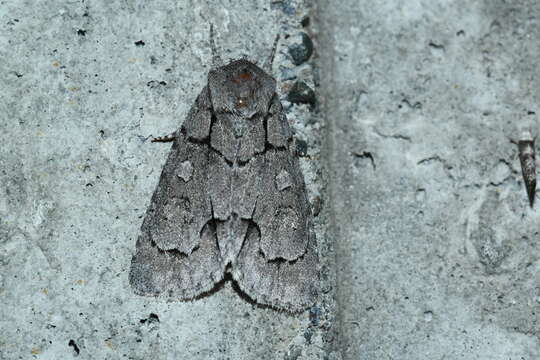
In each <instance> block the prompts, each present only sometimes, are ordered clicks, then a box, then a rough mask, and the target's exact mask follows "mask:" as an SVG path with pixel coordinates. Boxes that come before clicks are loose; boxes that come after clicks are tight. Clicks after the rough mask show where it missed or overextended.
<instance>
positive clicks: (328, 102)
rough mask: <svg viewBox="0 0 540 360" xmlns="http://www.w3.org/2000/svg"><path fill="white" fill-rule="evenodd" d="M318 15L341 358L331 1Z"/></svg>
mask: <svg viewBox="0 0 540 360" xmlns="http://www.w3.org/2000/svg"><path fill="white" fill-rule="evenodd" d="M315 10H316V14H315V24H314V26H315V27H316V32H317V54H318V58H317V65H318V70H317V72H318V75H319V96H320V111H321V114H322V116H321V117H322V121H323V122H324V133H323V134H322V136H323V143H322V149H321V150H322V154H323V155H324V156H323V159H324V164H323V167H324V169H325V173H326V178H327V180H326V207H327V214H328V219H329V221H328V226H327V233H328V237H329V239H331V240H330V241H332V242H333V244H332V249H333V254H332V256H333V257H334V260H333V261H332V263H333V265H334V270H333V271H332V272H331V273H332V277H333V279H332V281H333V283H334V287H335V288H334V289H333V294H334V296H335V310H334V316H335V320H336V323H335V324H334V325H333V328H332V329H331V334H329V335H330V337H331V340H330V343H329V346H330V348H331V351H332V350H333V351H335V353H336V356H338V355H337V354H340V353H341V350H340V349H341V344H340V334H341V333H342V331H341V329H340V326H341V323H342V321H341V316H340V314H341V312H340V308H341V306H340V298H341V297H340V296H339V293H340V291H339V290H340V286H339V281H338V279H339V268H340V266H341V264H343V259H342V256H341V254H340V253H339V251H340V249H342V248H341V247H340V246H339V243H338V241H339V238H340V237H339V229H338V227H337V224H336V205H337V203H336V186H338V184H337V181H336V178H337V175H338V173H337V169H336V166H335V164H336V161H335V160H336V158H338V157H339V155H338V154H337V151H338V148H336V145H335V139H334V134H335V122H336V116H337V114H336V113H335V112H334V110H335V109H336V106H335V102H336V91H337V89H336V84H335V81H334V78H333V72H334V69H335V61H334V54H335V52H334V41H333V34H334V31H335V29H334V23H333V22H332V21H331V20H330V19H331V18H332V15H333V14H334V13H333V11H332V7H331V6H330V5H329V4H328V2H327V1H320V2H318V4H317V6H316V9H315Z"/></svg>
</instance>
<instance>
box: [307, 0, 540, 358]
mask: <svg viewBox="0 0 540 360" xmlns="http://www.w3.org/2000/svg"><path fill="white" fill-rule="evenodd" d="M318 14H319V15H318V25H317V26H318V28H319V31H320V37H319V41H318V42H319V48H318V54H319V55H320V58H321V61H320V65H321V66H320V69H321V70H320V73H321V74H322V78H321V95H322V96H321V98H322V99H324V102H325V110H326V119H327V122H326V124H327V128H328V135H329V136H328V138H329V148H328V150H327V151H325V154H326V158H327V159H328V160H329V166H330V168H331V170H332V172H331V176H330V183H331V194H332V196H333V199H334V202H333V207H334V209H333V210H334V227H333V230H334V232H335V239H336V241H335V247H336V253H337V256H336V259H337V274H338V285H337V286H338V296H337V299H338V308H339V320H340V322H339V324H340V325H339V333H340V334H341V337H340V343H339V346H340V348H341V350H342V356H343V358H344V359H486V360H487V359H490V360H503V359H504V360H509V359H512V360H517V359H527V360H532V359H539V358H540V321H539V319H540V236H539V233H538V231H539V230H540V225H539V221H540V210H538V205H540V204H537V206H536V208H535V209H534V210H531V209H529V207H528V202H527V196H526V192H525V189H524V186H523V183H522V180H521V169H520V166H519V162H518V160H517V156H516V151H517V148H516V146H515V145H513V144H511V143H510V141H509V140H508V137H516V136H518V135H519V134H516V131H517V129H516V128H518V127H519V126H520V125H521V124H522V123H528V124H529V125H531V126H532V127H533V130H534V131H536V132H537V131H538V129H537V127H538V123H537V122H536V119H537V118H538V116H539V115H540V107H539V104H540V92H539V91H538V89H540V75H539V73H538V59H539V58H540V41H539V39H540V3H539V2H537V1H499V0H496V1H493V0H484V1H428V0H426V1H415V0H410V1H377V0H363V1H356V0H344V1H341V2H339V5H338V4H336V3H335V2H333V1H326V0H325V1H322V2H321V4H319V11H318ZM371 158H372V159H371Z"/></svg>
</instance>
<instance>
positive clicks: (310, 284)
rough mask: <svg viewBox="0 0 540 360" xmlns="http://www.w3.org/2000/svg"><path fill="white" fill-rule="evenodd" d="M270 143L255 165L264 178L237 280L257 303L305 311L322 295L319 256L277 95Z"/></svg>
mask: <svg viewBox="0 0 540 360" xmlns="http://www.w3.org/2000/svg"><path fill="white" fill-rule="evenodd" d="M267 139H268V141H269V143H270V146H269V147H268V148H267V149H266V151H265V152H264V153H263V154H260V155H257V156H256V158H254V159H253V160H252V161H251V162H250V163H251V166H252V170H251V173H252V174H253V175H255V174H257V175H258V177H259V179H260V180H259V183H258V186H259V189H258V191H257V193H258V197H257V200H256V205H255V211H254V213H253V216H252V221H253V225H252V226H251V227H250V228H249V229H248V234H247V236H246V239H245V241H244V245H243V247H242V250H241V251H240V254H239V256H238V258H237V262H236V263H235V264H234V266H233V277H234V278H235V280H236V281H237V282H238V284H239V286H240V288H241V289H242V290H243V291H245V292H246V293H247V294H248V295H249V296H251V297H252V298H254V299H255V300H256V301H257V302H259V303H262V304H267V305H270V306H274V307H278V308H284V309H288V310H292V311H300V310H302V309H304V308H305V307H306V306H309V305H312V304H313V303H314V302H315V300H316V297H317V294H318V284H319V281H318V274H319V269H318V256H317V253H316V249H315V237H314V235H313V232H312V229H311V220H310V219H311V214H310V208H309V204H308V201H307V197H306V189H305V184H304V179H303V176H302V173H301V170H300V166H299V163H298V158H297V156H296V154H295V153H294V151H293V150H292V149H290V139H291V131H290V128H289V125H288V122H287V119H286V117H285V115H284V114H283V112H282V110H281V104H280V103H279V100H278V99H277V96H275V97H274V99H273V103H272V105H271V108H270V114H269V118H268V121H267Z"/></svg>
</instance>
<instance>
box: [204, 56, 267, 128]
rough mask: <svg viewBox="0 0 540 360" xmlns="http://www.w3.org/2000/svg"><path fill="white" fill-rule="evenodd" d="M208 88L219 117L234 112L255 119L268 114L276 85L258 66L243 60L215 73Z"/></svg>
mask: <svg viewBox="0 0 540 360" xmlns="http://www.w3.org/2000/svg"><path fill="white" fill-rule="evenodd" d="M208 87H209V89H210V97H211V99H212V106H213V108H214V111H215V112H216V113H223V112H231V113H235V114H239V115H242V116H245V117H248V118H251V117H252V116H254V115H255V114H257V113H259V114H264V113H266V112H267V111H268V108H269V106H270V101H271V100H272V96H273V95H274V93H275V91H276V81H275V80H274V79H273V78H272V77H271V76H270V75H268V74H267V73H265V72H264V70H262V69H261V68H260V67H258V66H257V65H255V64H253V63H251V62H249V61H248V60H245V59H241V60H235V61H232V62H230V63H229V64H227V65H225V66H221V67H218V68H217V69H213V70H211V71H210V73H209V74H208Z"/></svg>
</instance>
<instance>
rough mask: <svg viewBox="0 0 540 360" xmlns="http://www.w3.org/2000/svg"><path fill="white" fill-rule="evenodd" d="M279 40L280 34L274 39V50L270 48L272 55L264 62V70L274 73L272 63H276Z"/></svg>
mask: <svg viewBox="0 0 540 360" xmlns="http://www.w3.org/2000/svg"><path fill="white" fill-rule="evenodd" d="M278 41H279V34H277V35H276V39H275V40H274V45H273V46H272V50H270V56H269V57H268V60H267V61H266V63H265V64H264V70H265V71H266V72H267V73H269V74H271V73H272V64H273V63H274V56H275V55H276V49H277V44H278Z"/></svg>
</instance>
